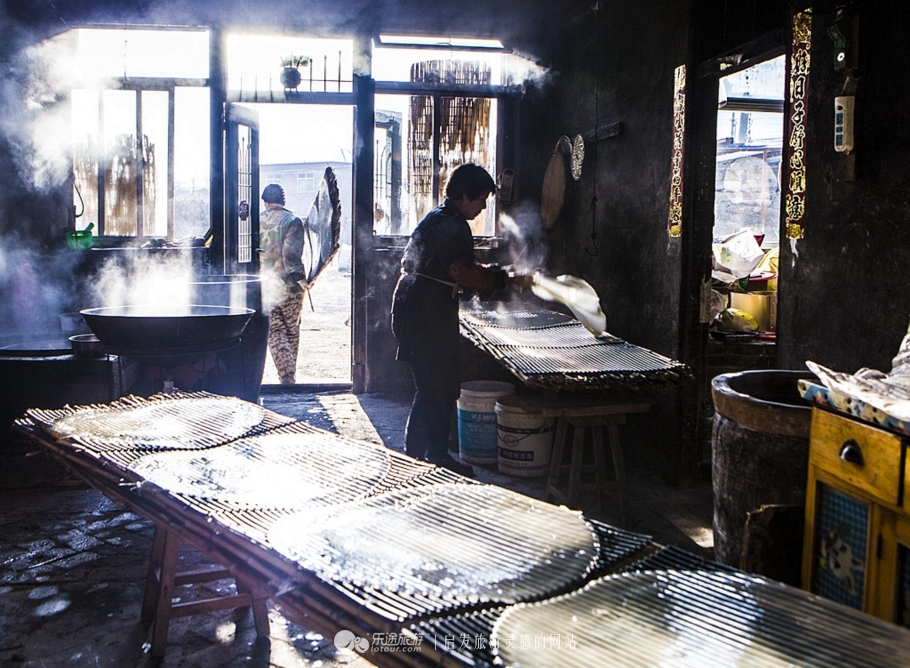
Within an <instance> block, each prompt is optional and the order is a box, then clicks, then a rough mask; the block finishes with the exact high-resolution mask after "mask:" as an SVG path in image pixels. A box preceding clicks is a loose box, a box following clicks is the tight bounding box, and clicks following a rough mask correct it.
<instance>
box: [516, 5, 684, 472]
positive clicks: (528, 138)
mask: <svg viewBox="0 0 910 668" xmlns="http://www.w3.org/2000/svg"><path fill="white" fill-rule="evenodd" d="M601 6H602V7H603V8H602V9H601V10H600V11H599V12H596V11H591V10H589V11H588V13H587V14H586V15H584V16H583V17H581V18H580V19H579V20H577V21H575V22H574V23H573V24H571V25H569V26H568V27H567V29H566V30H565V31H564V32H563V33H561V38H560V40H559V41H558V44H559V48H558V50H557V51H556V52H555V53H554V59H553V70H554V71H553V74H552V78H551V81H550V82H549V85H547V86H545V87H544V88H542V89H540V90H535V91H532V92H531V94H529V95H528V96H526V98H525V101H524V104H523V108H522V121H523V127H522V138H523V139H524V141H523V143H522V156H523V161H522V184H523V193H524V194H525V195H527V196H530V197H537V198H539V197H540V193H541V191H542V184H543V178H544V173H545V171H546V167H547V162H548V161H549V159H550V155H551V154H552V153H553V151H554V148H555V146H556V143H557V141H558V139H559V137H560V136H561V135H567V136H568V137H570V138H571V137H573V136H574V135H575V134H582V135H584V134H585V133H592V136H591V137H590V141H587V142H586V144H585V159H584V164H583V169H582V176H581V179H580V180H579V181H578V182H577V183H575V182H570V184H569V188H568V189H567V193H566V204H565V207H564V210H563V213H562V215H561V216H560V218H559V219H558V220H557V222H556V223H555V225H554V226H553V227H552V229H550V230H548V231H547V234H546V241H547V246H548V247H549V249H550V254H549V257H548V258H547V262H546V268H547V270H548V272H550V273H553V274H559V273H569V274H573V275H576V276H580V277H582V278H584V279H585V280H587V281H588V282H590V283H591V285H592V286H593V287H594V288H595V289H596V290H597V292H598V294H599V295H600V297H601V303H602V305H603V308H604V312H605V314H606V316H607V327H608V329H609V331H610V332H611V333H613V334H615V335H617V336H620V337H622V338H624V339H626V340H627V341H630V342H631V343H635V344H638V345H641V346H645V347H647V348H650V349H652V350H655V351H657V352H659V353H662V354H665V355H668V356H670V357H677V356H678V350H677V334H678V331H677V329H678V310H679V295H680V283H679V281H680V257H679V250H680V245H679V240H678V239H671V238H670V237H669V234H668V224H667V217H668V212H669V196H670V172H671V159H672V145H673V96H674V81H673V76H674V70H675V68H676V67H677V66H679V65H681V64H684V63H686V62H687V58H688V45H689V33H688V23H689V20H688V3H680V2H674V1H672V0H660V1H657V2H648V3H623V4H622V5H619V4H616V3H610V4H609V5H606V6H604V5H603V4H602V5H601ZM616 124H619V125H618V126H617V125H616ZM603 126H612V128H613V130H616V129H618V131H619V132H618V134H616V135H615V136H612V137H608V138H603V139H599V140H598V141H595V140H594V138H593V130H594V129H595V127H603ZM538 201H539V200H538ZM677 394H678V392H677V390H676V389H675V388H673V389H670V390H664V391H661V392H658V393H656V394H655V396H654V397H653V398H654V399H655V400H656V402H657V403H656V405H655V406H654V408H653V409H652V411H651V412H650V413H649V414H648V415H647V416H646V417H640V416H633V417H632V418H630V422H629V424H628V425H627V426H626V427H625V428H624V429H625V431H624V434H625V436H624V442H625V443H626V446H627V448H628V449H629V450H630V452H629V453H628V454H629V460H630V461H633V462H634V461H641V462H642V463H644V462H647V463H648V464H649V465H650V466H654V467H656V469H657V470H658V471H659V472H660V473H661V474H663V475H664V476H665V477H666V478H669V479H678V478H679V467H678V466H677V463H678V458H679V455H680V441H681V428H680V421H679V416H678V411H677Z"/></svg>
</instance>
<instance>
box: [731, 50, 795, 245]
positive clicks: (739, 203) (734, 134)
mask: <svg viewBox="0 0 910 668" xmlns="http://www.w3.org/2000/svg"><path fill="white" fill-rule="evenodd" d="M784 78H785V62H784V56H779V57H777V58H774V59H772V60H768V61H765V62H763V63H759V64H757V65H753V66H752V67H749V68H747V69H744V70H740V71H738V72H735V73H733V74H730V75H728V76H725V77H722V78H721V80H720V91H719V99H718V112H717V158H716V163H715V191H716V192H715V199H714V241H715V242H717V241H720V240H721V239H724V238H726V237H728V236H730V235H732V234H735V233H737V232H741V231H743V230H747V229H748V230H751V231H752V232H753V234H754V235H755V236H756V237H757V238H759V239H761V241H760V243H762V245H763V246H764V247H765V248H770V247H773V246H776V245H777V244H778V242H779V238H780V201H781V188H780V161H781V151H782V147H783V134H784V114H783V105H784V102H783V96H784Z"/></svg>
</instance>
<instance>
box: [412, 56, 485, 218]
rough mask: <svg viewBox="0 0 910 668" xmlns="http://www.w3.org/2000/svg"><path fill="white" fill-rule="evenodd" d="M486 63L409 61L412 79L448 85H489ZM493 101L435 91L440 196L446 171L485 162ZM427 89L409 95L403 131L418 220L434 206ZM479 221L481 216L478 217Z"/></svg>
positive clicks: (430, 104) (430, 100) (431, 118)
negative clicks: (407, 131)
mask: <svg viewBox="0 0 910 668" xmlns="http://www.w3.org/2000/svg"><path fill="white" fill-rule="evenodd" d="M490 77H491V72H490V67H489V65H487V64H486V63H482V62H478V61H464V60H428V61H424V62H419V63H414V64H413V65H411V81H413V82H421V83H445V84H448V85H489V84H490V80H491V78H490ZM491 109H492V104H491V101H490V99H489V98H478V97H440V98H439V108H438V109H437V110H436V113H437V114H438V118H439V123H438V125H439V164H438V169H439V192H438V193H437V195H438V199H439V201H441V200H442V199H443V198H444V196H445V194H444V188H445V183H446V181H447V179H448V176H449V173H450V172H451V171H452V170H453V169H455V168H456V167H458V166H459V165H463V164H465V163H468V162H473V163H476V164H478V165H483V166H486V165H487V164H488V161H489V157H490V151H491V147H490V142H491V127H490V120H491V119H490V113H491ZM433 111H434V110H433V96H432V95H412V96H411V119H410V120H411V123H410V134H409V137H408V173H409V183H408V186H409V189H410V192H411V196H412V197H413V198H414V200H415V204H416V208H417V218H418V220H419V219H421V218H423V216H425V215H426V214H427V212H429V210H430V209H431V208H432V207H433V173H434V164H433V135H434V115H433ZM477 223H478V224H479V225H481V226H482V225H483V221H482V220H478V221H477Z"/></svg>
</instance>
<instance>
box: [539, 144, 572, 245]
mask: <svg viewBox="0 0 910 668" xmlns="http://www.w3.org/2000/svg"><path fill="white" fill-rule="evenodd" d="M571 152H572V142H571V141H570V140H569V138H568V137H566V136H562V137H560V138H559V141H558V142H556V148H555V149H554V150H553V155H551V156H550V162H549V163H548V164H547V171H546V173H545V174H544V177H543V191H542V192H541V195H540V217H541V220H542V221H543V225H544V227H546V228H547V229H550V228H552V227H553V226H554V225H555V224H556V221H557V219H558V218H559V214H560V212H561V211H562V207H563V204H564V203H565V200H566V182H567V178H566V177H567V171H568V165H567V164H566V162H567V157H568V156H569V155H570V154H571Z"/></svg>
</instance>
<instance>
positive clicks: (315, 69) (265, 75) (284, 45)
mask: <svg viewBox="0 0 910 668" xmlns="http://www.w3.org/2000/svg"><path fill="white" fill-rule="evenodd" d="M225 44H226V47H225V48H226V51H227V63H228V65H227V71H228V90H230V91H231V92H232V93H235V94H237V93H242V92H257V93H262V92H271V93H274V94H276V95H279V96H280V97H278V98H277V100H276V99H273V98H270V97H264V98H261V99H262V101H263V102H273V101H283V100H284V93H285V91H286V90H293V91H300V92H310V91H313V92H332V93H337V92H341V93H349V92H351V91H352V90H353V83H352V82H353V71H354V46H353V42H352V41H351V40H345V39H305V38H302V37H293V36H280V35H268V36H265V35H238V34H234V35H228V36H227V37H226V38H225Z"/></svg>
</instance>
